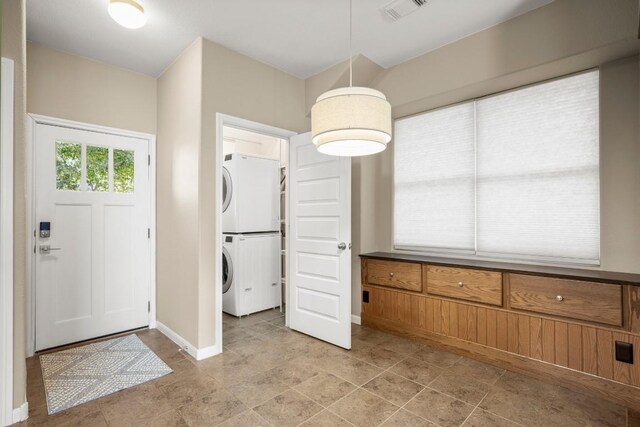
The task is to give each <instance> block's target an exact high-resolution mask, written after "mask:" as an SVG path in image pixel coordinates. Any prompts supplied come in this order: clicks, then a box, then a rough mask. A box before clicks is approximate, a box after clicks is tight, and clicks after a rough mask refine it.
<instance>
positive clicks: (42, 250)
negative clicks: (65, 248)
mask: <svg viewBox="0 0 640 427" xmlns="http://www.w3.org/2000/svg"><path fill="white" fill-rule="evenodd" d="M61 250H62V248H52V247H51V246H50V245H40V253H41V254H43V255H47V254H48V253H50V252H51V251H61Z"/></svg>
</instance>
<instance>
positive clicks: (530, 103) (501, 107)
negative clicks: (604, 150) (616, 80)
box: [476, 71, 600, 261]
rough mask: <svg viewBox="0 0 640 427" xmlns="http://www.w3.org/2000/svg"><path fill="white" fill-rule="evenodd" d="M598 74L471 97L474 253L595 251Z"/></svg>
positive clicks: (594, 256)
mask: <svg viewBox="0 0 640 427" xmlns="http://www.w3.org/2000/svg"><path fill="white" fill-rule="evenodd" d="M598 116H599V109H598V73H597V71H596V72H589V73H584V74H580V75H577V76H572V77H569V78H564V79H560V80H555V81H551V82H548V83H544V84H540V85H536V86H531V87H528V88H524V89H520V90H515V91H512V92H507V93H504V94H500V95H497V96H492V97H489V98H485V99H481V100H479V101H478V102H477V104H476V117H477V127H478V133H477V135H478V136H477V156H478V219H477V222H478V226H477V233H478V248H477V249H478V252H487V253H491V254H497V255H522V256H524V257H529V256H531V257H549V258H553V259H560V258H570V259H574V260H585V261H597V260H598V259H599V257H600V250H599V249H600V222H599V221H600V215H599V212H600V208H599V206H600V204H599V200H600V190H599V179H598V176H599V174H598V168H599V155H598V150H599V144H598Z"/></svg>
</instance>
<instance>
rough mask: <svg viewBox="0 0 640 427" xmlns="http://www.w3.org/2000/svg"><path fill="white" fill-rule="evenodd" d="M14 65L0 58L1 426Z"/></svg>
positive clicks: (9, 328)
mask: <svg viewBox="0 0 640 427" xmlns="http://www.w3.org/2000/svg"><path fill="white" fill-rule="evenodd" d="M13 86H14V85H13V61H12V60H11V59H7V58H2V87H1V88H0V92H2V100H1V105H0V110H2V119H1V123H2V126H1V128H2V129H1V130H2V134H1V135H0V162H1V163H0V194H1V195H2V196H1V197H2V198H1V199H0V236H2V238H0V304H1V305H0V347H1V348H2V351H0V426H7V425H10V424H13V423H14V419H13V147H14V144H13Z"/></svg>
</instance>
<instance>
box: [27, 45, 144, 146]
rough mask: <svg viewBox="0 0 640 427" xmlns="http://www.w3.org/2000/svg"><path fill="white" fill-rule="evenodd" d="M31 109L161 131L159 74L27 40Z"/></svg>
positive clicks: (41, 112)
mask: <svg viewBox="0 0 640 427" xmlns="http://www.w3.org/2000/svg"><path fill="white" fill-rule="evenodd" d="M27 63H28V64H29V67H28V68H27V87H28V88H29V89H28V91H27V111H28V112H29V113H35V114H42V115H45V116H51V117H57V118H62V119H68V120H75V121H79V122H85V123H91V124H96V125H102V126H109V127H114V128H119V129H126V130H132V131H138V132H147V133H151V134H155V133H156V106H157V98H156V78H154V77H151V76H146V75H144V74H139V73H134V72H132V71H128V70H124V69H122V68H118V67H114V66H113V65H108V64H104V63H102V62H97V61H94V60H91V59H87V58H83V57H81V56H76V55H70V54H68V53H65V52H61V51H58V50H54V49H50V48H48V47H46V46H43V45H40V44H36V43H31V42H29V43H27Z"/></svg>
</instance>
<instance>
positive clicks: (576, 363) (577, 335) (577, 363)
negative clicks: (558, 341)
mask: <svg viewBox="0 0 640 427" xmlns="http://www.w3.org/2000/svg"><path fill="white" fill-rule="evenodd" d="M567 347H568V355H567V357H568V367H569V368H571V369H574V370H576V371H581V370H582V327H580V325H575V324H571V323H570V324H569V325H567Z"/></svg>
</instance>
